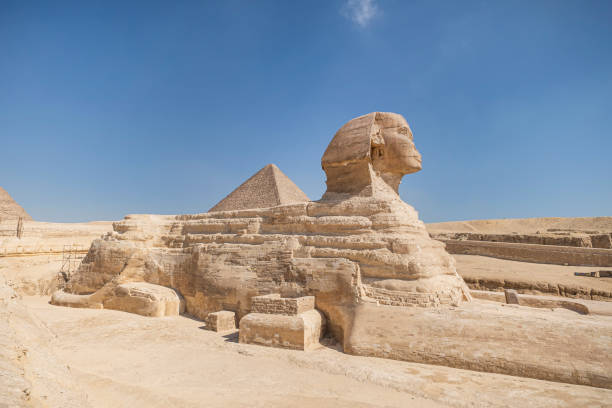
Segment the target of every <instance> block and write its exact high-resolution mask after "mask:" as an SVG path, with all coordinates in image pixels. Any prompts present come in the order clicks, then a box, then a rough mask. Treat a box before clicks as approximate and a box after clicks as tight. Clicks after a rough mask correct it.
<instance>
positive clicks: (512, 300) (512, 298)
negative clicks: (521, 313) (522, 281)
mask: <svg viewBox="0 0 612 408" xmlns="http://www.w3.org/2000/svg"><path fill="white" fill-rule="evenodd" d="M504 295H505V296H506V303H507V304H509V305H518V304H519V298H518V292H517V291H516V290H514V289H505V290H504Z"/></svg>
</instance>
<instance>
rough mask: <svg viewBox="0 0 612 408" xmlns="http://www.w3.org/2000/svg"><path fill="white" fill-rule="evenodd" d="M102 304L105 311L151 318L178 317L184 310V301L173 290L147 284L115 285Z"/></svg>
mask: <svg viewBox="0 0 612 408" xmlns="http://www.w3.org/2000/svg"><path fill="white" fill-rule="evenodd" d="M103 304H104V308H105V309H114V310H122V311H124V312H130V313H136V314H139V315H142V316H152V317H162V316H178V315H179V314H181V313H183V311H184V310H185V302H184V300H183V299H182V297H181V296H180V295H179V294H178V293H177V292H176V291H175V290H174V289H171V288H167V287H165V286H160V285H154V284H152V283H147V282H129V283H123V284H120V285H117V286H116V287H115V288H114V289H113V293H112V294H111V295H110V296H109V297H108V298H106V299H105V300H104V302H103Z"/></svg>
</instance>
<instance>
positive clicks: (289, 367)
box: [24, 297, 612, 407]
mask: <svg viewBox="0 0 612 408" xmlns="http://www.w3.org/2000/svg"><path fill="white" fill-rule="evenodd" d="M47 301H48V297H26V298H24V303H25V304H26V305H27V306H28V307H29V308H30V310H31V311H32V312H33V313H34V314H35V315H36V316H37V317H38V318H39V319H41V320H42V321H44V322H45V324H46V325H47V326H48V328H49V329H50V330H51V332H52V333H54V334H55V335H56V336H57V340H58V341H57V344H58V346H57V349H56V350H55V352H56V353H57V356H58V358H59V359H61V360H62V361H64V362H65V363H67V364H68V365H69V367H70V370H71V372H72V374H73V375H74V376H75V378H76V380H77V383H78V384H79V385H80V386H81V387H82V388H83V391H84V392H85V393H87V395H88V400H89V402H90V403H91V404H92V406H94V407H108V406H115V407H202V406H208V407H210V406H213V407H215V406H219V407H221V406H223V407H264V406H265V407H286V406H299V407H439V406H455V407H474V406H478V407H480V406H495V407H510V406H523V407H576V406H589V407H598V406H601V407H604V406H611V405H612V390H605V389H599V388H592V387H584V386H576V385H569V384H562V383H554V382H547V381H539V380H533V379H527V378H519V377H511V376H505V375H498V374H487V373H479V372H473V371H467V370H458V369H452V368H447V367H438V366H428V365H422V364H414V363H406V362H400V361H392V360H385V359H377V358H367V357H356V356H349V355H347V354H343V353H341V352H340V351H338V350H337V347H333V346H327V347H321V348H320V349H318V350H315V351H312V352H301V351H290V350H279V349H271V348H266V347H261V346H253V345H243V344H238V343H236V336H235V334H234V335H231V334H230V335H225V336H223V335H219V334H217V333H214V332H210V331H207V330H204V329H203V327H204V324H203V323H202V322H200V321H198V320H194V319H190V318H188V317H184V316H181V317H167V318H147V317H142V316H138V315H134V314H129V313H124V312H118V311H113V310H90V309H71V308H64V307H57V306H52V305H49V304H48V303H47Z"/></svg>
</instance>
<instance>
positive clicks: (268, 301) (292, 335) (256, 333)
mask: <svg viewBox="0 0 612 408" xmlns="http://www.w3.org/2000/svg"><path fill="white" fill-rule="evenodd" d="M251 310H252V313H249V314H247V315H246V316H244V317H243V318H242V319H241V320H240V335H239V341H240V343H247V344H259V345H262V346H269V347H279V348H288V349H295V350H311V349H314V348H317V347H319V345H320V344H319V340H320V338H321V336H322V335H323V332H324V327H325V318H324V317H323V315H322V314H321V312H319V311H318V310H316V309H315V308H314V296H303V297H299V298H281V297H280V295H279V294H272V295H264V296H255V297H253V299H252V300H251Z"/></svg>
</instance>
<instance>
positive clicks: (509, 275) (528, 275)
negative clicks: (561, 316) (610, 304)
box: [453, 255, 612, 301]
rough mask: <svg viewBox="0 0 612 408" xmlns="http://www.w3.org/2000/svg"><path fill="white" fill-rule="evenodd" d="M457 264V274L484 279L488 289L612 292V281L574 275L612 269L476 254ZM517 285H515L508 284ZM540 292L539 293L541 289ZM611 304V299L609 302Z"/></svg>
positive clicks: (467, 256) (459, 258) (469, 278)
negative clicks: (571, 289) (580, 289)
mask: <svg viewBox="0 0 612 408" xmlns="http://www.w3.org/2000/svg"><path fill="white" fill-rule="evenodd" d="M453 257H454V258H455V260H456V261H457V272H458V273H459V275H461V276H462V277H463V278H464V279H466V280H467V281H468V282H470V281H472V280H475V279H482V280H486V281H488V282H491V285H492V286H490V287H489V289H493V288H494V287H495V284H494V283H495V282H497V283H498V285H499V287H502V286H505V287H514V288H524V290H522V292H525V293H529V292H531V293H544V294H549V293H550V292H545V291H543V289H549V290H553V289H554V287H557V288H559V287H560V290H561V291H562V290H564V287H567V288H583V291H584V292H589V291H592V290H597V291H604V292H612V278H609V277H608V278H592V277H587V276H575V275H574V273H575V272H592V271H601V270H612V267H609V268H604V267H587V266H563V265H547V264H536V263H529V262H518V261H508V260H505V259H497V258H490V257H486V256H476V255H453ZM510 282H514V284H509V283H510ZM538 289H540V290H538ZM609 300H611V301H612V299H609Z"/></svg>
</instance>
